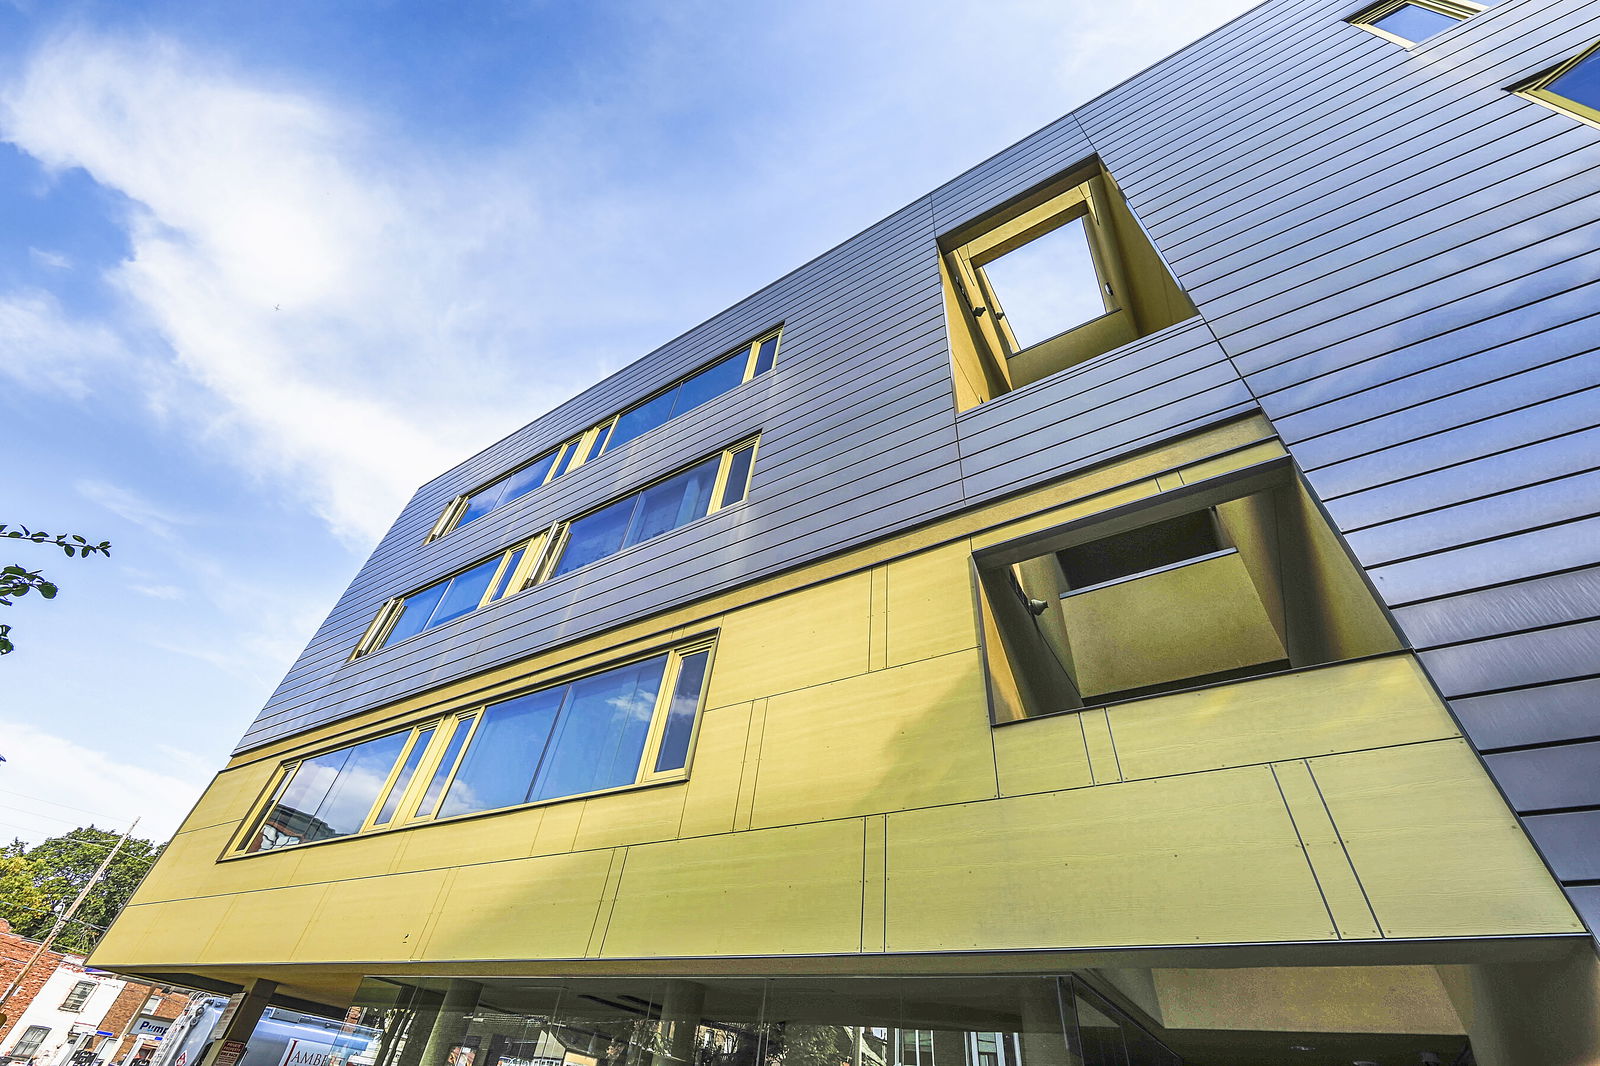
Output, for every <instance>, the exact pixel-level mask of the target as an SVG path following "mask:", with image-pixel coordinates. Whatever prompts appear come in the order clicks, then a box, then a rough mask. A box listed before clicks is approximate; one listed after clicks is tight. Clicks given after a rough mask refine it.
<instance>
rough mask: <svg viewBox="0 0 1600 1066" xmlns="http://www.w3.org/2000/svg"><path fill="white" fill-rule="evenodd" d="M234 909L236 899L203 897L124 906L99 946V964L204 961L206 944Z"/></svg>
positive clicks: (95, 950) (97, 952)
mask: <svg viewBox="0 0 1600 1066" xmlns="http://www.w3.org/2000/svg"><path fill="white" fill-rule="evenodd" d="M232 906H233V897H232V896H200V897H197V898H195V899H176V900H168V901H166V902H164V903H153V904H149V905H137V904H136V905H133V906H128V907H124V908H123V909H122V911H121V912H120V913H119V914H118V915H117V920H116V921H115V922H112V923H111V928H110V930H108V931H107V932H106V935H105V936H104V937H102V938H101V940H100V943H99V944H97V945H96V946H95V949H94V958H95V964H96V965H98V966H117V965H119V964H128V965H133V964H140V963H147V962H154V963H162V962H167V963H179V964H188V963H193V962H195V961H197V960H204V959H206V958H207V954H206V943H207V942H208V941H209V940H210V939H211V936H212V934H213V933H215V932H216V931H217V927H218V926H220V925H221V924H222V921H223V919H224V918H226V917H227V914H228V910H229V908H231V907H232Z"/></svg>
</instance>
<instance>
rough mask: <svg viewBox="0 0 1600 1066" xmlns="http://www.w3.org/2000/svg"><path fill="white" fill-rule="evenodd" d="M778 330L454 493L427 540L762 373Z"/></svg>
mask: <svg viewBox="0 0 1600 1066" xmlns="http://www.w3.org/2000/svg"><path fill="white" fill-rule="evenodd" d="M781 334H782V329H781V328H780V329H776V330H773V331H772V332H770V333H764V334H762V335H761V336H760V337H757V338H756V339H755V340H753V341H751V342H750V343H749V344H746V345H744V346H743V347H742V348H739V349H737V350H736V351H733V352H729V353H728V354H727V355H724V356H722V357H721V358H720V359H718V360H717V361H716V362H714V363H712V364H711V365H710V366H708V367H705V368H704V369H702V370H698V371H696V372H695V373H693V374H691V375H689V376H688V377H686V378H684V379H683V380H682V381H678V382H676V383H674V384H673V385H672V386H671V387H670V388H668V389H666V390H664V391H662V392H659V393H656V394H655V395H654V396H651V397H650V398H649V399H647V400H645V401H643V402H642V403H637V404H635V405H634V406H632V407H630V408H628V409H627V410H626V411H623V412H622V413H621V414H619V415H615V416H613V417H611V418H608V419H606V420H605V421H604V422H601V423H600V424H599V425H597V426H594V427H592V428H590V429H589V430H588V431H587V432H585V433H583V434H581V435H579V436H577V437H574V438H573V439H572V440H569V441H567V442H566V443H565V444H563V445H562V446H561V447H559V448H557V449H555V450H554V451H552V452H546V453H545V454H544V455H541V456H539V458H537V459H535V460H534V461H533V462H531V463H527V464H525V465H523V466H521V467H518V468H517V469H516V470H514V471H512V472H511V473H509V474H507V475H506V476H504V477H502V478H499V479H498V480H495V481H492V482H490V483H489V484H488V485H485V486H484V487H483V488H481V489H478V490H477V491H476V492H471V493H467V494H466V495H463V496H457V497H456V498H455V499H453V500H451V501H450V503H449V504H448V505H447V506H446V507H445V509H444V513H443V514H441V515H440V516H439V521H438V522H436V523H435V524H434V527H433V529H432V530H431V531H430V532H429V533H428V539H429V540H437V539H438V538H439V537H442V536H444V535H445V534H446V533H449V532H450V531H451V530H454V529H459V528H461V527H462V526H464V525H466V524H467V523H468V522H471V521H473V520H474V519H478V518H482V517H483V516H484V515H486V514H488V513H489V512H490V511H493V510H496V509H498V508H500V507H504V506H505V505H506V504H508V503H510V502H511V501H513V500H516V499H520V498H521V497H523V496H526V495H527V494H528V493H530V492H532V491H533V490H534V489H537V488H539V487H540V486H542V485H546V484H548V483H550V482H552V481H554V480H555V479H556V478H558V477H560V476H561V475H562V474H565V473H566V472H567V471H569V470H574V469H576V468H578V467H579V466H582V465H583V464H584V463H586V462H589V461H590V460H593V459H596V458H598V457H600V456H601V455H604V454H605V453H606V452H607V451H610V450H611V449H613V448H619V447H621V446H622V445H624V444H626V443H628V442H629V441H631V440H633V439H634V438H636V437H640V436H643V435H644V434H645V433H648V432H649V431H650V430H652V429H654V428H656V427H657V426H659V425H661V424H662V423H664V422H667V421H669V420H671V419H673V418H676V417H677V416H679V415H681V414H684V413H686V412H688V411H691V410H693V409H694V408H696V407H699V406H700V405H701V404H703V403H706V402H708V401H710V400H713V399H715V398H716V397H718V396H721V395H722V394H723V393H725V392H727V391H729V390H730V389H733V388H735V387H736V386H738V385H741V384H743V383H744V382H746V381H749V380H750V379H751V378H754V377H758V376H759V375H761V374H765V373H766V372H767V371H769V370H771V369H772V367H773V364H774V363H775V362H776V361H777V357H778V341H779V339H780V336H781Z"/></svg>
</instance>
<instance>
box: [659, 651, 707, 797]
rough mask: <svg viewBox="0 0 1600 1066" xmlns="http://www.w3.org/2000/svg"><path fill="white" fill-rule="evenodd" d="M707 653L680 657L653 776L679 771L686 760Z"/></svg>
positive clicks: (698, 652) (698, 705)
mask: <svg viewBox="0 0 1600 1066" xmlns="http://www.w3.org/2000/svg"><path fill="white" fill-rule="evenodd" d="M710 658H711V653H710V652H709V651H697V652H694V653H692V654H690V655H685V656H684V657H683V662H682V663H681V664H680V665H679V667H678V680H677V683H676V684H674V685H673V687H672V703H671V705H670V706H668V708H667V724H666V727H665V728H664V729H663V730H662V733H661V750H660V751H659V752H658V753H657V755H656V766H655V771H656V773H664V772H665V771H667V770H681V769H683V766H684V764H685V763H686V762H688V760H689V738H690V737H691V736H692V735H693V734H694V717H695V711H696V710H697V709H699V707H700V690H701V688H702V687H704V685H705V679H706V662H707V661H708V660H709V659H710Z"/></svg>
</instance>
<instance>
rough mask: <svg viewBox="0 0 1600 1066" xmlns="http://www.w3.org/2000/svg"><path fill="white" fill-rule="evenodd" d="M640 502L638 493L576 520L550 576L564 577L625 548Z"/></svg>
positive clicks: (569, 528) (569, 529) (568, 532)
mask: <svg viewBox="0 0 1600 1066" xmlns="http://www.w3.org/2000/svg"><path fill="white" fill-rule="evenodd" d="M638 502H639V498H638V497H637V496H629V497H628V498H627V499H623V500H618V501H617V502H616V503H614V504H612V505H611V506H609V507H602V508H601V509H600V510H598V511H596V512H594V513H593V514H590V515H585V516H584V517H582V518H580V519H578V520H577V521H575V522H573V523H572V525H571V526H569V527H568V529H567V545H566V547H565V548H563V549H561V559H560V561H559V562H557V563H556V568H555V571H554V572H553V573H552V574H551V575H550V576H551V577H560V576H561V575H562V574H567V573H571V572H572V571H574V570H576V569H578V567H580V566H587V565H589V564H590V563H592V562H594V561H595V560H596V559H604V558H605V557H606V556H608V555H613V554H615V553H616V552H619V551H621V550H622V545H623V538H624V537H625V536H627V533H628V522H629V520H630V519H631V518H632V517H633V511H634V508H635V507H636V506H637V505H638Z"/></svg>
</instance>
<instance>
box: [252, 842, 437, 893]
mask: <svg viewBox="0 0 1600 1066" xmlns="http://www.w3.org/2000/svg"><path fill="white" fill-rule="evenodd" d="M404 847H405V840H404V838H403V836H402V835H401V834H398V833H379V834H377V835H375V836H367V837H355V838H353V839H351V840H344V841H340V842H339V843H338V844H328V845H324V846H323V847H319V848H298V849H292V850H290V851H289V852H287V853H286V854H288V855H292V856H294V858H295V859H297V860H298V862H297V863H296V865H295V868H294V873H293V874H292V875H291V876H290V878H289V883H290V884H294V885H312V884H318V883H321V882H323V881H344V880H347V879H349V878H352V877H368V876H370V875H372V874H386V873H388V872H390V871H391V870H393V869H394V867H395V864H396V863H397V862H398V860H399V858H400V852H401V850H402V849H403V848H404ZM460 861H461V860H460V859H456V860H455V862H460ZM227 865H229V866H240V865H243V864H242V863H237V862H233V863H228V864H227Z"/></svg>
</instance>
